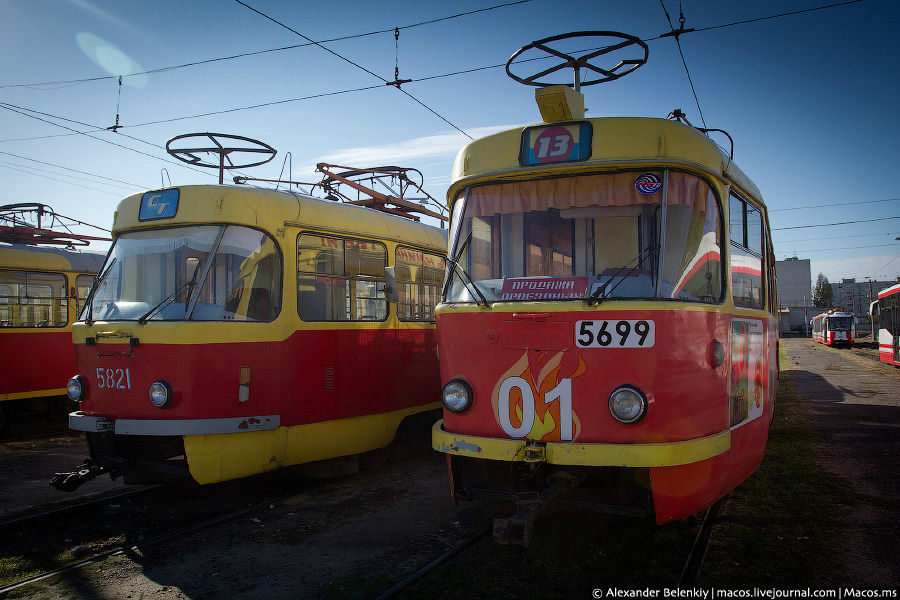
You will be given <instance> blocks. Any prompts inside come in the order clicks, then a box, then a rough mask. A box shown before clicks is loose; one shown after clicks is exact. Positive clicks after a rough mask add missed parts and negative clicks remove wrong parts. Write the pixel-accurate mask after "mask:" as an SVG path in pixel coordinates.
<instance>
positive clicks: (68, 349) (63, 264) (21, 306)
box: [0, 203, 105, 431]
mask: <svg viewBox="0 0 900 600" xmlns="http://www.w3.org/2000/svg"><path fill="white" fill-rule="evenodd" d="M42 221H43V222H42ZM70 221H71V223H70ZM74 222H75V221H74V220H70V219H68V218H67V217H62V216H60V215H57V214H56V213H54V212H53V210H52V209H51V208H49V207H48V206H46V205H43V204H36V203H20V204H10V205H5V206H0V364H2V365H3V377H0V431H2V430H3V429H4V428H5V427H6V425H7V424H8V421H9V418H10V417H12V416H15V415H17V414H18V415H19V416H27V415H28V414H29V413H34V412H36V411H47V410H48V411H49V412H50V414H51V415H58V416H59V417H64V416H65V415H66V413H67V412H68V403H67V401H66V398H65V393H66V387H65V386H66V381H67V380H68V379H69V377H71V375H72V371H73V370H74V368H75V360H74V355H73V353H72V334H71V330H72V323H73V322H74V321H75V319H76V318H77V316H78V311H79V310H80V308H81V306H82V303H83V302H84V298H85V296H86V295H87V292H88V290H89V289H90V287H91V284H92V283H93V281H94V276H95V275H96V273H97V270H98V269H99V267H100V264H101V263H102V262H103V255H102V254H100V253H97V252H85V251H79V250H76V249H75V246H86V245H88V244H89V243H90V242H91V241H99V240H104V239H105V238H100V237H92V236H86V235H79V234H73V233H72V232H71V231H67V230H65V228H64V227H62V226H61V225H62V224H65V223H69V224H74ZM60 246H62V247H60Z"/></svg>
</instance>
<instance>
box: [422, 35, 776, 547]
mask: <svg viewBox="0 0 900 600" xmlns="http://www.w3.org/2000/svg"><path fill="white" fill-rule="evenodd" d="M548 39H549V40H553V39H555V38H548ZM537 44H538V42H535V45H537ZM515 56H516V55H514V57H515ZM537 97H538V103H539V105H541V109H542V111H541V112H542V115H543V116H544V122H543V123H542V124H539V125H535V126H531V127H520V128H515V129H511V130H507V131H502V132H500V133H497V134H494V135H491V136H488V137H484V138H481V139H477V140H475V141H473V142H471V143H469V144H468V145H467V146H465V147H464V148H463V149H462V150H461V151H460V153H459V154H458V156H457V158H456V162H455V164H454V167H453V173H452V178H451V186H450V188H449V190H448V202H449V204H450V207H451V223H450V243H449V252H448V262H449V268H448V279H447V282H446V285H445V288H444V291H443V299H442V302H441V303H440V304H439V305H438V306H437V309H436V312H437V338H438V350H439V357H440V367H441V383H442V385H443V392H442V400H443V404H444V414H443V419H442V420H441V421H439V422H438V423H436V424H435V426H434V428H433V432H432V444H433V447H434V449H436V450H437V451H439V452H442V453H444V454H446V456H447V463H448V466H449V471H450V479H451V492H452V495H453V498H454V500H455V501H456V502H458V503H461V505H462V506H461V507H462V508H477V509H478V510H477V511H472V510H465V511H462V512H461V516H462V515H463V514H466V515H470V514H472V513H479V512H480V513H481V514H482V515H484V514H489V515H492V516H494V517H496V520H495V521H494V534H495V539H497V540H498V541H506V542H510V541H512V542H518V543H521V542H522V539H523V538H522V536H523V535H524V538H525V539H526V540H527V536H528V531H529V530H530V527H531V523H532V521H533V518H534V514H535V512H536V511H537V510H539V509H540V507H544V506H547V505H548V504H549V503H551V502H552V501H554V499H555V501H557V502H559V503H560V504H568V505H569V506H574V507H577V508H587V509H591V510H598V511H605V512H611V513H614V514H620V515H626V514H627V515H645V516H647V517H651V518H653V519H654V520H655V521H656V522H657V523H665V522H668V521H672V520H674V519H679V518H682V517H685V516H688V515H691V514H693V513H696V512H698V511H700V510H702V509H704V508H706V507H709V506H710V505H712V504H713V503H715V502H716V501H717V500H719V499H720V498H722V497H723V496H724V495H725V494H727V493H728V492H729V491H731V490H732V489H733V488H734V487H735V486H737V485H738V484H739V483H740V482H741V481H743V480H744V479H746V478H747V477H748V476H750V474H751V473H752V472H753V471H754V470H755V469H756V468H757V466H758V465H759V463H760V461H761V459H762V456H763V452H764V450H765V446H766V440H767V435H768V430H769V424H770V421H771V419H772V414H773V407H774V397H775V381H776V377H777V321H776V307H777V303H776V301H775V294H774V290H775V278H774V266H775V261H774V255H773V252H772V248H771V237H770V234H769V224H768V217H767V214H766V208H765V205H764V203H763V201H762V197H761V195H760V192H759V190H758V189H757V187H756V186H755V185H754V184H753V182H752V181H751V180H750V179H749V178H748V177H747V176H746V175H745V174H744V173H743V172H742V171H741V170H740V169H739V168H738V167H737V165H735V163H734V162H733V161H732V160H731V159H730V157H729V156H728V155H727V154H725V153H724V152H723V151H722V150H720V148H719V147H718V146H717V145H716V144H714V143H713V142H712V141H711V140H710V139H709V138H708V137H707V136H706V135H704V134H703V133H702V132H700V131H698V130H697V129H695V128H693V127H691V126H689V125H686V124H682V123H679V122H675V121H672V120H666V119H653V118H589V119H588V118H584V110H583V97H581V95H580V94H579V93H577V92H575V93H573V90H572V89H569V88H567V87H563V86H557V87H547V88H544V89H542V90H539V91H538V93H537ZM561 107H562V109H561ZM554 115H556V116H554Z"/></svg>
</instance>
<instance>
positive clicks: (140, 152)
mask: <svg viewBox="0 0 900 600" xmlns="http://www.w3.org/2000/svg"><path fill="white" fill-rule="evenodd" d="M0 108H2V109H4V110H8V111H11V112H14V113H18V114H20V115H24V116H26V117H29V118H32V119H37V120H38V121H42V122H44V123H49V124H50V125H55V126H56V127H61V128H62V129H68V130H69V131H73V132H75V133H79V134H81V135H83V136H86V137H89V138H91V139H94V140H98V141H101V142H104V143H106V144H111V145H113V146H117V147H119V148H123V149H125V150H129V151H131V152H135V153H137V154H142V155H144V156H148V157H150V158H153V159H156V160H161V161H163V162H166V163H170V164H173V165H177V166H179V167H185V168H187V169H191V170H192V171H197V172H198V173H203V174H204V175H212V176H213V177H217V175H215V174H213V173H208V172H206V171H201V170H200V169H196V168H194V167H190V166H187V165H184V164H181V163H177V162H175V161H173V160H168V159H165V158H162V157H159V156H154V155H153V154H150V153H148V152H143V151H141V150H138V149H137V148H130V147H128V146H125V145H122V144H117V143H116V142H113V141H111V140H105V139H103V138H101V137H97V136H95V135H91V134H90V133H88V132H84V131H78V130H76V129H72V128H71V127H67V126H65V125H61V124H59V123H54V122H53V121H48V120H47V119H42V118H41V117H37V116H35V115H32V114H29V113H27V112H25V111H22V110H16V109H15V108H11V107H10V105H7V104H0ZM116 135H122V134H116ZM131 139H137V138H131ZM139 141H141V142H144V143H148V144H151V145H154V146H155V144H152V143H150V142H146V141H145V140H139Z"/></svg>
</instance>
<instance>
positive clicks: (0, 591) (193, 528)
mask: <svg viewBox="0 0 900 600" xmlns="http://www.w3.org/2000/svg"><path fill="white" fill-rule="evenodd" d="M328 483H330V482H322V483H320V484H317V485H313V486H310V487H307V488H304V489H303V490H301V491H299V492H293V493H290V494H285V495H283V496H278V497H276V498H270V499H268V500H266V501H264V502H260V503H258V504H254V505H252V506H248V507H246V508H243V509H241V510H237V511H234V512H231V513H228V514H225V515H221V516H219V517H215V518H213V519H209V520H207V521H203V522H201V523H196V524H194V525H190V526H188V527H183V528H181V529H176V530H175V531H171V532H169V533H164V534H162V535H159V536H156V537H153V538H150V539H147V540H144V541H143V542H140V543H139V544H133V545H128V546H119V547H118V548H116V549H113V550H108V551H106V552H102V553H100V554H97V555H95V556H92V557H91V558H87V559H85V560H82V561H79V562H77V563H75V564H71V565H68V566H65V567H61V568H59V569H54V570H53V571H45V572H44V573H40V574H38V575H34V576H32V577H28V578H26V579H22V580H19V581H16V582H14V583H10V584H8V585H5V586H2V587H0V598H2V597H5V596H6V595H7V594H8V593H9V592H11V591H13V590H16V589H19V588H21V587H24V586H26V585H30V584H32V583H37V582H39V581H43V580H45V579H49V578H51V577H56V576H57V575H62V574H64V573H69V572H71V571H75V570H78V569H81V568H82V567H86V566H88V565H92V564H95V563H99V562H102V561H104V560H106V559H108V558H112V557H114V556H121V555H123V554H127V553H129V552H139V551H141V550H142V549H143V548H147V547H149V546H154V545H156V544H161V543H163V542H167V541H169V540H173V539H176V538H178V537H181V536H184V535H188V534H191V533H194V532H197V531H200V530H201V529H205V528H207V527H211V526H213V525H218V524H220V523H226V522H228V521H233V520H234V519H236V518H238V517H241V516H244V515H246V514H248V513H251V512H253V511H255V510H260V509H263V508H266V507H268V506H269V505H270V504H274V503H278V502H282V501H284V500H288V499H291V498H295V497H298V496H302V495H303V494H306V493H308V492H310V491H312V490H315V489H317V488H320V487H323V486H325V485H328Z"/></svg>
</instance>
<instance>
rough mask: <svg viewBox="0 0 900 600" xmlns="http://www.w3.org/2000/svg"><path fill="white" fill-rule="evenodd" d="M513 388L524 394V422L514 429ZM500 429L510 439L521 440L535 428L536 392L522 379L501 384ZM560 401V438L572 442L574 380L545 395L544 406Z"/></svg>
mask: <svg viewBox="0 0 900 600" xmlns="http://www.w3.org/2000/svg"><path fill="white" fill-rule="evenodd" d="M513 388H518V390H519V392H520V393H521V394H522V422H521V423H520V424H519V426H518V427H514V426H513V424H512V421H510V418H509V409H510V406H509V397H510V392H511V391H512V389H513ZM498 400H499V403H500V405H499V409H500V427H502V428H503V432H504V433H506V435H508V436H509V437H513V438H521V437H525V436H526V435H528V434H529V433H530V432H531V429H532V428H533V427H534V414H535V406H534V392H532V391H531V384H530V383H528V381H527V380H525V379H523V378H521V377H509V378H507V379H504V380H503V383H501V384H500V393H499V397H498ZM554 400H559V418H560V421H561V422H560V424H559V438H560V439H561V440H563V441H571V440H572V380H571V379H563V380H561V381H560V382H559V384H558V385H557V386H556V387H555V388H553V389H552V390H550V391H549V392H547V393H546V394H544V404H552V403H553V401H554Z"/></svg>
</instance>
